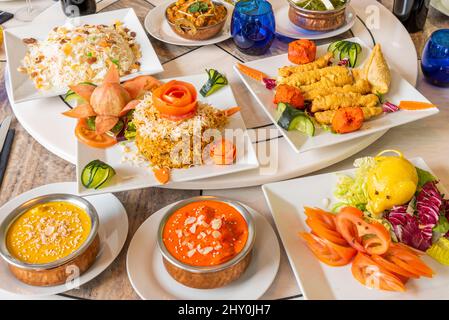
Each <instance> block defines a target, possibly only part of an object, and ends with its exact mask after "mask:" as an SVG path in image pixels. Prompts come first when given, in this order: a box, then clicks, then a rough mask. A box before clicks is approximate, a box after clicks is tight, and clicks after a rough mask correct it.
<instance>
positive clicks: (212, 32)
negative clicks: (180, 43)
mask: <svg viewBox="0 0 449 320" xmlns="http://www.w3.org/2000/svg"><path fill="white" fill-rule="evenodd" d="M175 4H176V3H175V2H174V3H172V4H170V5H169V6H168V7H167V9H168V8H171V7H173V6H174V5H175ZM213 4H214V5H215V6H222V7H224V8H225V10H226V14H225V16H224V17H223V19H222V20H221V21H219V22H217V23H216V24H214V25H211V26H206V27H197V28H196V29H195V30H192V28H190V27H187V26H177V25H176V24H175V23H174V22H171V21H170V20H169V19H168V16H167V10H165V19H166V20H167V22H168V24H169V26H170V28H171V29H172V30H173V31H174V32H175V33H176V34H177V35H178V36H180V37H182V38H184V39H189V40H207V39H210V38H212V37H215V36H216V35H217V34H218V33H219V32H220V31H221V30H223V27H224V25H225V23H226V19H227V18H228V15H229V11H228V9H227V8H226V6H224V5H223V4H222V3H220V2H216V1H213Z"/></svg>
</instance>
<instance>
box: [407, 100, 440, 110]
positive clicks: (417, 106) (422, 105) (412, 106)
mask: <svg viewBox="0 0 449 320" xmlns="http://www.w3.org/2000/svg"><path fill="white" fill-rule="evenodd" d="M430 108H436V106H435V105H433V104H431V103H428V102H420V101H401V102H399V109H401V110H424V109H430Z"/></svg>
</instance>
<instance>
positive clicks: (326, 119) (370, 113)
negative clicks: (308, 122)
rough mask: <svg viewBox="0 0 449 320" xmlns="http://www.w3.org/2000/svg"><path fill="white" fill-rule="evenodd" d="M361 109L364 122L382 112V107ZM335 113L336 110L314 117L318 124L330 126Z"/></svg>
mask: <svg viewBox="0 0 449 320" xmlns="http://www.w3.org/2000/svg"><path fill="white" fill-rule="evenodd" d="M361 109H362V111H363V117H364V119H365V121H367V120H369V119H371V118H373V117H375V116H378V115H380V114H381V113H382V112H383V110H382V107H362V108H361ZM335 112H337V110H328V111H322V112H316V113H315V114H314V117H315V119H316V121H318V122H319V123H320V124H325V125H330V124H331V123H332V119H333V118H334V115H335Z"/></svg>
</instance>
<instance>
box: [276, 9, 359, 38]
mask: <svg viewBox="0 0 449 320" xmlns="http://www.w3.org/2000/svg"><path fill="white" fill-rule="evenodd" d="M288 8H289V4H288V2H287V1H285V4H284V5H283V6H282V7H279V8H277V9H276V10H274V17H275V20H276V32H277V33H279V34H280V35H282V36H284V37H289V38H293V39H310V40H317V39H326V38H331V37H335V36H337V35H339V34H342V33H343V32H346V31H348V30H349V29H351V28H352V26H353V25H354V23H355V19H356V13H355V10H354V9H353V8H352V7H351V6H348V8H347V9H346V22H345V24H344V25H343V26H341V27H340V28H338V29H335V30H331V31H326V32H322V31H309V30H305V29H302V28H300V27H298V26H296V25H294V24H293V23H292V22H290V19H289V18H288Z"/></svg>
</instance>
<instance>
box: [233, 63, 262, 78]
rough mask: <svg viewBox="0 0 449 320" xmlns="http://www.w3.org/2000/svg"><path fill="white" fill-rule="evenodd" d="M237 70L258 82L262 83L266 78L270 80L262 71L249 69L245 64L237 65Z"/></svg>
mask: <svg viewBox="0 0 449 320" xmlns="http://www.w3.org/2000/svg"><path fill="white" fill-rule="evenodd" d="M237 68H238V69H239V70H240V71H241V72H242V73H243V74H245V75H247V76H248V77H250V78H253V79H254V80H257V81H262V80H263V79H264V78H268V76H267V75H266V74H265V73H263V72H262V71H259V70H257V69H254V68H251V67H248V66H246V65H244V64H241V63H237Z"/></svg>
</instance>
